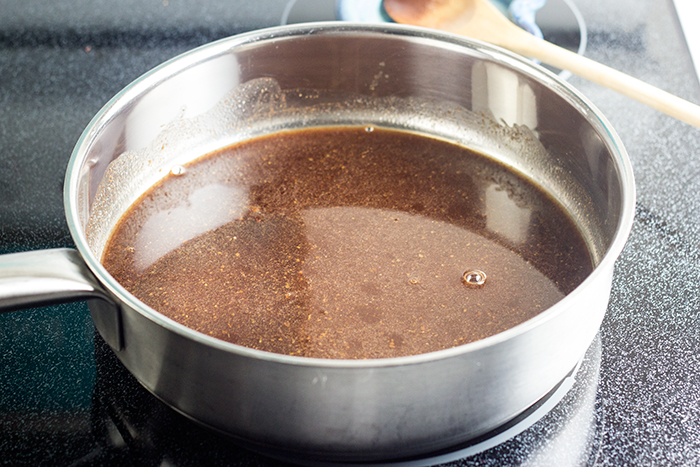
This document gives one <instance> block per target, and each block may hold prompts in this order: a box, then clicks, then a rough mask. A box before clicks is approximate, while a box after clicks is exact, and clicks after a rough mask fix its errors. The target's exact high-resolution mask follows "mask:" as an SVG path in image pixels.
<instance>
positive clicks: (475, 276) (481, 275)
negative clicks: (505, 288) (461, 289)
mask: <svg viewBox="0 0 700 467" xmlns="http://www.w3.org/2000/svg"><path fill="white" fill-rule="evenodd" d="M462 282H463V283H464V285H466V286H467V287H482V286H483V285H484V284H485V283H486V273H485V272H484V271H480V270H479V269H468V270H466V271H464V274H462Z"/></svg>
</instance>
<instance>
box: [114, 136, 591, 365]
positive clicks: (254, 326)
mask: <svg viewBox="0 0 700 467" xmlns="http://www.w3.org/2000/svg"><path fill="white" fill-rule="evenodd" d="M180 172H183V171H182V170H180V168H175V169H174V170H173V175H170V176H168V177H166V178H165V179H164V180H163V181H161V182H160V183H158V184H157V185H156V186H154V187H153V188H152V189H151V190H150V191H149V192H147V193H146V194H145V195H144V196H142V197H141V199H140V200H139V201H138V202H137V203H136V204H135V205H134V206H133V207H132V208H131V209H130V211H129V212H128V213H127V214H126V215H125V216H124V217H123V218H122V219H121V221H120V222H119V224H118V226H117V228H116V229H115V231H114V232H113V234H112V237H111V238H110V241H109V242H108V245H107V247H106V250H105V253H104V256H103V261H104V264H105V267H106V268H107V269H108V270H109V271H110V273H111V274H112V275H113V276H114V277H115V278H116V279H117V280H118V281H119V282H120V283H121V284H123V285H124V286H125V287H126V288H127V289H128V290H129V291H130V292H132V293H133V294H134V295H135V296H136V297H137V298H139V299H140V300H142V301H143V302H145V303H146V304H148V305H149V306H151V307H153V308H154V309H156V310H158V311H159V312H161V313H163V314H164V315H166V316H168V317H170V318H172V319H173V320H175V321H178V322H180V323H182V324H184V325H185V326H189V327H191V328H193V329H196V330H198V331H200V332H203V333H205V334H209V335H211V336H214V337H217V338H220V339H224V340H227V341H230V342H234V343H236V344H240V345H244V346H247V347H252V348H256V349H261V350H267V351H270V352H277V353H284V354H291V355H303V356H308V357H320V358H340V359H356V358H382V357H396V356H403V355H412V354H420V353H424V352H430V351H434V350H440V349H445V348H449V347H453V346H456V345H460V344H464V343H467V342H471V341H475V340H478V339H482V338H484V337H487V336H490V335H493V334H496V333H498V332H501V331H504V330H506V329H508V328H511V327H513V326H515V325H517V324H520V323H522V322H524V321H526V320H527V319H529V318H532V317H533V316H535V315H537V314H538V313H540V312H541V311H543V310H545V309H546V308H548V307H549V306H551V305H553V304H554V303H556V302H557V301H558V300H560V299H561V298H562V297H563V296H564V295H565V294H567V293H569V292H570V291H571V290H573V289H574V288H575V287H576V286H577V285H578V284H579V283H580V282H581V281H582V280H583V279H584V278H585V277H586V276H587V275H588V274H589V273H590V271H591V268H592V266H591V260H590V256H589V253H588V250H587V248H586V246H585V243H584V241H583V239H582V237H581V235H580V233H579V232H578V230H577V229H576V227H575V226H574V224H573V223H572V221H571V220H570V219H569V218H568V217H567V215H566V214H565V213H564V211H563V210H562V208H561V207H560V206H559V205H558V204H557V203H555V202H554V201H553V200H552V199H550V198H549V197H548V196H547V195H546V194H544V193H543V192H542V191H541V190H540V189H538V188H537V187H535V186H533V185H532V184H531V183H529V182H527V181H526V180H524V179H523V178H521V177H519V176H518V175H516V174H515V173H513V172H512V171H509V170H508V169H506V168H505V167H504V166H502V165H501V164H499V163H497V162H495V161H493V160H492V159H489V158H487V157H485V156H483V155H480V154H477V153H474V152H472V151H470V150H467V149H465V148H463V147H460V146H456V145H453V144H450V143H447V142H444V141H440V140H435V139H431V138H427V137H424V136H420V135H416V134H412V133H406V132H398V131H391V130H383V129H374V128H323V129H320V128H317V129H308V130H299V131H294V132H286V133H280V134H276V135H271V136H266V137H261V138H258V139H254V140H251V141H247V142H244V143H241V144H237V145H234V146H231V147H229V148H226V149H223V150H221V151H218V152H216V153H214V154H210V155H208V156H206V157H203V158H201V159H199V160H197V161H195V162H193V163H191V164H190V165H188V166H187V167H186V168H185V169H184V173H182V174H180V175H174V174H177V173H180ZM472 269H476V270H480V271H483V272H484V273H485V274H486V276H487V279H486V281H485V283H484V284H483V285H481V286H479V285H470V284H465V282H464V281H463V276H464V274H465V272H466V271H468V270H472Z"/></svg>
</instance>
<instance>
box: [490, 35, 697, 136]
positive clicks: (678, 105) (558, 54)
mask: <svg viewBox="0 0 700 467" xmlns="http://www.w3.org/2000/svg"><path fill="white" fill-rule="evenodd" d="M522 32H523V34H520V33H519V32H518V33H513V34H508V35H507V37H505V38H501V40H499V41H498V42H501V43H500V44H497V45H501V46H502V47H505V48H507V49H509V50H512V51H513V52H517V53H519V54H521V55H525V56H527V57H532V58H537V59H539V60H541V61H542V62H543V63H547V64H549V65H552V66H555V67H557V68H561V69H562V70H569V71H570V72H572V73H574V74H576V75H578V76H581V77H582V78H586V79H587V80H589V81H593V82H594V83H598V84H600V85H602V86H605V87H608V88H610V89H612V90H614V91H617V92H619V93H620V94H623V95H625V96H627V97H630V98H632V99H635V100H637V101H639V102H641V103H643V104H646V105H648V106H650V107H653V108H654V109H656V110H659V111H660V112H663V113H665V114H667V115H670V116H671V117H674V118H677V119H678V120H681V121H684V122H686V123H689V124H690V125H693V126H696V127H698V128H700V106H697V105H695V104H692V103H690V102H688V101H686V100H683V99H681V98H680V97H677V96H674V95H673V94H669V93H668V92H666V91H662V90H661V89H659V88H656V87H654V86H652V85H650V84H647V83H645V82H643V81H640V80H638V79H636V78H633V77H631V76H629V75H626V74H624V73H622V72H620V71H617V70H614V69H612V68H610V67H607V66H605V65H603V64H601V63H598V62H596V61H594V60H591V59H589V58H586V57H583V56H581V55H578V54H576V53H574V52H571V51H569V50H566V49H563V48H561V47H559V46H556V45H554V44H552V43H550V42H547V41H543V40H541V39H537V38H536V37H534V36H532V35H530V34H528V33H526V32H525V31H522Z"/></svg>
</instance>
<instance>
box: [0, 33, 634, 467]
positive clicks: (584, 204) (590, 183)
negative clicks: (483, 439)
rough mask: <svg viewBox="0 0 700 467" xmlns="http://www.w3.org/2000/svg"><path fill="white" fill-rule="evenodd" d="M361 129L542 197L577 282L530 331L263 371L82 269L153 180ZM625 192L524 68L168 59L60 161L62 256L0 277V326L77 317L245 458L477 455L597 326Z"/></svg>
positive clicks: (575, 105) (360, 47)
mask: <svg viewBox="0 0 700 467" xmlns="http://www.w3.org/2000/svg"><path fill="white" fill-rule="evenodd" d="M323 125H376V126H380V127H388V128H400V129H408V130H411V131H415V132H419V133H423V134H428V135H434V136H436V137H439V138H442V139H447V140H450V141H454V142H456V143H458V144H462V145H465V146H468V147H471V148H473V149H476V150H478V151H480V152H483V153H485V154H487V155H489V156H491V157H493V158H495V159H497V160H499V161H501V162H502V163H504V164H506V165H507V166H509V167H511V168H512V169H513V170H515V171H518V172H520V173H521V174H522V175H524V176H525V177H527V178H529V179H531V180H533V181H534V182H535V183H537V184H539V185H541V186H542V187H544V188H545V189H546V190H547V191H548V192H549V194H550V195H551V196H552V197H553V198H555V199H556V200H557V201H559V202H560V203H561V205H562V206H564V208H565V209H566V210H567V211H568V213H569V214H570V215H571V217H572V219H573V220H574V221H575V223H576V224H577V225H578V227H579V228H580V230H581V232H582V234H583V236H584V238H585V240H586V242H587V244H588V247H589V249H590V254H591V257H592V258H593V262H594V264H595V269H594V271H593V272H592V274H590V276H589V277H588V278H587V279H586V280H585V281H584V282H583V283H582V284H581V285H580V286H579V287H578V288H576V289H575V290H574V291H573V292H572V293H570V294H569V295H568V296H566V297H565V298H564V299H562V300H561V301H560V302H558V303H557V304H555V305H554V306H552V307H551V308H549V309H548V310H546V311H544V312H542V313H541V314H540V315H538V316H536V317H535V318H532V319H530V320H529V321H526V322H524V323H523V324H520V325H518V326H516V327H513V328H511V329H508V330H507V331H505V332H502V333H500V334H497V335H494V336H492V337H488V338H486V339H483V340H480V341H477V342H473V343H469V344H466V345H462V346H460V347H455V348H452V349H447V350H442V351H439V352H433V353H427V354H423V355H415V356H408V357H401V358H390V359H377V360H362V361H355V360H352V361H351V360H321V359H311V358H303V357H293V356H285V355H277V354H271V353H267V352H262V351H257V350H253V349H249V348H244V347H241V346H237V345H234V344H230V343H227V342H223V341H220V340H217V339H214V338H211V337H209V336H206V335H204V334H201V333H198V332H195V331H193V330H191V329H189V328H186V327H184V326H182V325H180V324H178V323H176V322H174V321H171V320H170V319H167V318H165V317H164V316H162V315H161V314H159V313H158V312H157V311H155V310H153V309H151V308H149V307H148V306H146V305H144V304H143V303H141V302H140V301H139V300H137V299H136V298H135V297H134V296H132V295H131V294H130V293H129V292H127V291H126V290H125V289H124V288H123V287H122V286H121V285H120V284H119V283H117V282H116V281H115V280H114V279H113V278H112V277H111V276H110V275H109V274H108V272H107V271H106V270H105V269H104V268H103V266H102V265H101V264H100V257H101V254H102V250H103V248H104V245H105V241H106V239H107V237H108V235H109V233H110V232H111V230H112V229H113V227H114V225H115V224H116V222H117V221H118V219H119V217H120V216H121V215H122V214H123V213H124V212H125V211H126V210H127V208H128V207H129V206H130V205H131V204H132V203H133V202H134V201H135V200H136V199H137V198H138V197H139V196H140V195H141V194H142V193H144V191H145V190H147V189H148V187H150V186H152V185H153V184H154V183H155V182H157V181H158V180H159V179H160V178H162V177H164V176H165V175H166V174H167V173H168V171H169V170H171V168H172V167H176V166H178V165H180V164H182V163H185V162H187V161H190V160H193V159H194V158H196V157H197V156H201V155H203V154H206V153H209V152H211V151H212V150H215V149H217V148H220V147H223V146H226V145H229V144H232V143H234V142H236V141H241V140H245V139H248V138H251V137H254V136H257V135H261V134H267V133H271V132H274V131H278V130H281V129H289V128H301V127H307V126H323ZM634 198H635V194H634V180H633V176H632V170H631V167H630V162H629V160H628V158H627V155H626V153H625V150H624V148H623V146H622V143H621V142H620V140H619V138H618V136H617V135H616V133H615V131H614V130H613V129H612V128H611V127H610V125H609V123H608V122H607V120H606V119H605V118H604V117H603V116H602V115H601V114H600V112H599V111H598V110H597V109H595V108H594V107H593V106H592V105H591V103H590V102H588V100H587V99H586V98H584V97H583V96H582V95H581V94H580V93H578V92H577V91H576V90H575V89H573V88H572V87H571V86H569V85H568V84H566V83H564V82H562V81H561V80H559V79H558V78H557V77H555V76H554V75H552V74H550V73H548V72H546V71H545V70H543V69H542V68H540V67H538V66H536V65H533V64H532V63H530V62H529V61H527V60H525V59H523V58H521V57H519V56H516V55H514V54H511V53H507V52H505V51H503V50H501V49H498V48H495V47H492V46H489V45H487V44H483V43H480V42H475V41H471V40H468V39H465V38H463V37H457V36H454V35H449V34H441V33H438V32H432V31H428V30H423V29H418V28H410V27H404V26H396V25H381V26H368V25H354V24H347V23H344V24H336V23H315V24H309V25H296V26H291V27H281V28H274V29H268V30H262V31H257V32H252V33H247V34H242V35H239V36H236V37H232V38H228V39H224V40H221V41H218V42H215V43H212V44H209V45H206V46H203V47H200V48H198V49H196V50H194V51H191V52H188V53H185V54H184V55H181V56H179V57H177V58H175V59H173V60H171V61H169V62H167V63H165V64H163V65H161V66H159V67H158V68H156V69H155V70H153V71H151V72H149V73H147V74H146V75H144V76H142V77H141V78H139V79H138V80H136V81H135V82H133V83H132V84H130V85H129V86H128V87H126V88H125V89H124V90H123V91H122V92H120V93H119V94H118V95H117V96H115V97H114V98H113V99H112V100H111V101H110V102H109V103H108V104H107V105H106V106H105V107H104V108H103V109H102V110H101V111H100V112H99V113H98V114H97V116H95V118H94V119H93V120H92V122H91V123H90V124H89V126H88V127H87V129H86V130H85V132H84V133H83V135H82V136H81V138H80V140H79V141H78V143H77V145H76V147H75V150H74V152H73V155H72V157H71V160H70V164H69V166H68V172H67V175H66V181H65V209H66V216H67V220H68V225H69V227H70V230H71V233H72V236H73V239H74V241H75V244H76V248H77V249H76V250H71V249H67V250H65V249H62V250H48V251H39V252H29V253H19V254H13V255H6V256H4V257H2V258H0V306H1V307H2V308H3V309H4V310H5V311H7V310H11V309H16V308H20V307H28V306H33V305H39V304H45V303H55V302H59V301H67V300H80V299H88V300H89V304H90V310H91V314H92V317H93V320H94V322H95V326H96V327H97V329H98V331H99V332H100V334H101V335H102V336H103V337H104V339H105V340H106V341H107V343H109V345H110V346H111V347H112V349H113V350H114V352H115V353H116V354H117V356H118V357H119V359H120V360H121V362H122V363H123V364H124V365H125V367H126V368H127V369H128V370H129V371H130V372H131V373H133V375H134V376H135V377H136V378H137V379H138V380H139V381H140V382H141V384H143V386H145V387H146V388H147V389H148V390H149V391H151V392H152V393H153V394H154V395H156V396H157V397H158V398H160V399H161V400H163V401H164V402H165V403H167V404H168V405H170V406H171V407H173V408H174V409H175V410H177V411H179V412H181V413H183V414H185V415H186V416H188V417H190V418H192V419H194V420H196V421H197V422H199V423H201V424H204V425H206V426H209V427H211V428H213V429H215V430H218V431H221V432H224V433H226V434H228V435H230V436H232V437H234V438H237V439H239V440H242V441H244V442H245V443H247V444H248V445H250V446H253V447H256V448H258V449H262V450H274V451H275V452H277V453H278V454H284V455H290V456H305V457H308V458H316V459H324V460H335V461H362V460H382V459H388V458H396V457H407V456H412V455H417V454H421V453H426V452H431V451H435V450H439V449H443V448H446V447H449V446H452V445H455V444H457V443H461V442H464V441H466V440H469V439H472V438H474V437H477V436H479V435H482V434H484V433H486V432H488V431H490V430H492V429H494V428H495V427H497V426H499V425H501V424H503V423H504V422H507V421H509V420H511V419H512V418H514V417H515V416H517V415H518V414H519V413H521V412H522V411H523V410H525V409H526V408H527V407H529V406H531V405H532V404H533V403H535V402H536V401H538V400H539V399H540V398H542V397H543V396H544V395H545V394H547V393H548V392H549V391H550V390H551V389H552V388H554V387H555V386H556V385H557V384H558V383H559V382H560V381H561V380H562V379H563V378H564V377H565V376H566V374H567V373H568V372H569V371H570V370H571V369H572V368H573V367H574V366H575V365H576V363H577V362H578V361H579V359H580V358H581V357H582V356H583V355H584V352H585V351H586V349H587V348H588V346H589V344H590V343H591V342H592V340H593V338H594V336H595V335H596V333H597V331H598V329H599V327H600V324H601V320H602V319H603V315H604V313H605V310H606V307H607V303H608V298H609V294H610V287H611V282H612V278H613V264H614V262H615V259H616V258H617V256H618V255H619V254H620V252H621V250H622V248H623V246H624V243H625V241H626V238H627V236H628V233H629V231H630V228H631V224H632V219H633V213H634Z"/></svg>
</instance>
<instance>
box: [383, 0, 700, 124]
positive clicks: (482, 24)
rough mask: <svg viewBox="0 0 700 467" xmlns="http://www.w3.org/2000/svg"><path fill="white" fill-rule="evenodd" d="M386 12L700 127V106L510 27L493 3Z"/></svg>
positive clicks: (431, 2)
mask: <svg viewBox="0 0 700 467" xmlns="http://www.w3.org/2000/svg"><path fill="white" fill-rule="evenodd" d="M384 8H385V10H386V12H387V13H388V14H389V16H390V17H391V18H392V19H393V20H394V21H396V22H397V23H403V24H411V25H415V26H423V27H428V28H433V29H440V30H443V31H448V32H453V33H457V34H461V35H464V36H467V37H471V38H473V39H478V40H482V41H485V42H489V43H491V44H494V45H498V46H500V47H503V48H505V49H508V50H511V51H513V52H516V53H519V54H521V55H525V56H526V57H531V58H536V59H538V60H541V61H542V62H543V63H547V64H549V65H552V66H555V67H557V68H561V69H563V70H569V71H570V72H572V73H574V74H576V75H578V76H581V77H582V78H586V79H588V80H589V81H592V82H594V83H597V84H600V85H601V86H605V87H608V88H610V89H612V90H614V91H617V92H619V93H621V94H623V95H625V96H627V97H630V98H632V99H635V100H637V101H639V102H641V103H643V104H646V105H648V106H650V107H652V108H654V109H656V110H659V111H660V112H663V113H665V114H667V115H670V116H672V117H674V118H677V119H678V120H681V121H683V122H686V123H688V124H690V125H693V126H695V127H698V128H700V107H699V106H697V105H695V104H692V103H690V102H688V101H686V100H683V99H681V98H680V97H677V96H674V95H673V94H670V93H668V92H666V91H663V90H661V89H659V88H656V87H654V86H652V85H650V84H647V83H645V82H643V81H640V80H638V79H636V78H633V77H631V76H629V75H626V74H624V73H622V72H620V71H617V70H614V69H612V68H610V67H607V66H605V65H603V64H601V63H598V62H596V61H594V60H591V59H589V58H586V57H583V56H581V55H578V54H576V53H574V52H570V51H569V50H566V49H563V48H561V47H559V46H556V45H554V44H552V43H550V42H547V41H544V40H542V39H538V38H536V37H535V36H533V35H531V34H530V33H528V32H526V31H524V30H522V29H520V28H519V27H518V26H516V25H515V24H513V23H511V22H510V21H509V20H508V19H507V18H506V17H505V16H503V14H501V12H500V11H498V9H497V8H496V7H494V6H493V5H492V4H491V3H490V2H489V1H488V0H384Z"/></svg>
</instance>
